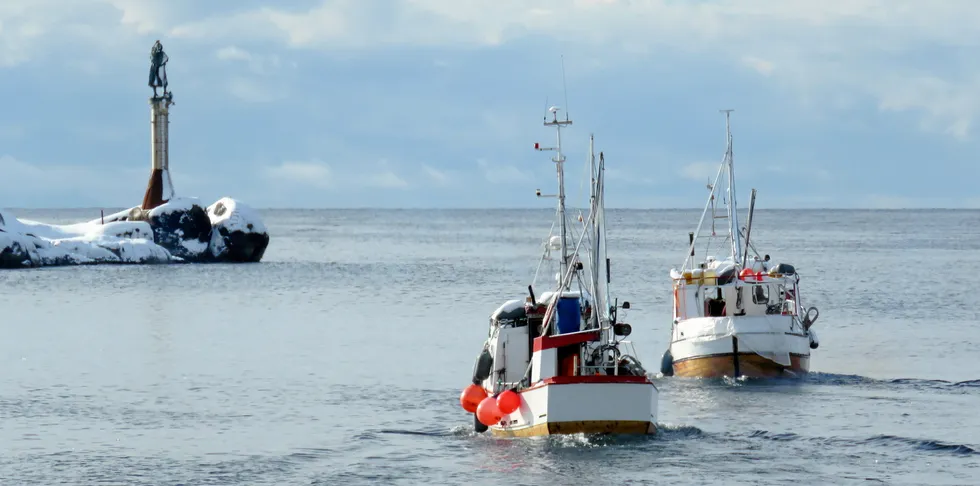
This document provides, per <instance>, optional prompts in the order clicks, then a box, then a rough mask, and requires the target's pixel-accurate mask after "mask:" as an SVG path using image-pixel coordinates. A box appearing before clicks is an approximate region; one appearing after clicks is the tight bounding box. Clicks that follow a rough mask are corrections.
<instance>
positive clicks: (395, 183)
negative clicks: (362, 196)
mask: <svg viewBox="0 0 980 486" xmlns="http://www.w3.org/2000/svg"><path fill="white" fill-rule="evenodd" d="M367 184H368V185H369V186H372V187H382V188H387V189H401V188H405V187H408V182H405V179H402V178H401V177H399V176H398V174H395V173H394V172H392V171H390V170H386V171H384V172H381V173H378V174H373V175H371V176H369V177H368V179H367Z"/></svg>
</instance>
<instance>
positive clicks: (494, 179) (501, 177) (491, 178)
mask: <svg viewBox="0 0 980 486" xmlns="http://www.w3.org/2000/svg"><path fill="white" fill-rule="evenodd" d="M476 163H477V165H478V166H479V167H480V171H481V172H483V178H484V179H486V180H487V182H490V183H491V184H511V183H515V182H525V181H530V180H531V179H532V177H531V175H530V174H528V173H526V172H523V171H521V170H519V169H517V168H516V167H514V166H512V165H497V164H493V163H490V162H487V161H486V160H485V159H480V160H478V161H477V162H476Z"/></svg>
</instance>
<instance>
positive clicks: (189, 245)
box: [180, 239, 208, 255]
mask: <svg viewBox="0 0 980 486" xmlns="http://www.w3.org/2000/svg"><path fill="white" fill-rule="evenodd" d="M180 246H182V247H184V248H185V249H186V250H187V251H189V252H190V253H191V254H192V255H200V254H201V253H204V252H205V251H207V249H208V242H207V241H201V240H184V239H182V240H180Z"/></svg>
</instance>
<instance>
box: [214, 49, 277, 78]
mask: <svg viewBox="0 0 980 486" xmlns="http://www.w3.org/2000/svg"><path fill="white" fill-rule="evenodd" d="M215 57H217V58H218V59H220V60H222V61H232V62H235V61H241V62H244V63H245V64H246V65H247V66H248V69H249V71H251V72H252V73H254V74H261V75H268V74H273V73H275V72H277V71H278V70H279V69H281V68H282V65H283V63H282V61H281V59H280V58H279V56H277V55H275V54H271V55H259V54H254V53H252V52H250V51H246V50H245V49H242V48H240V47H236V46H226V47H222V48H221V49H218V50H217V51H216V52H215Z"/></svg>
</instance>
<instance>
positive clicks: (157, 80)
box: [150, 40, 170, 98]
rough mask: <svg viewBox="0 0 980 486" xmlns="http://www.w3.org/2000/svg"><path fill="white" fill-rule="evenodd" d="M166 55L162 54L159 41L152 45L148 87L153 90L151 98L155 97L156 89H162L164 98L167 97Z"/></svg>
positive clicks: (167, 59)
mask: <svg viewBox="0 0 980 486" xmlns="http://www.w3.org/2000/svg"><path fill="white" fill-rule="evenodd" d="M169 60H170V58H169V57H167V53H165V52H163V45H162V44H160V41H159V40H158V41H156V43H155V44H153V49H151V50H150V87H151V88H153V97H154V98H156V97H157V88H158V87H162V88H163V95H164V97H166V96H167V61H169Z"/></svg>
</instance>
